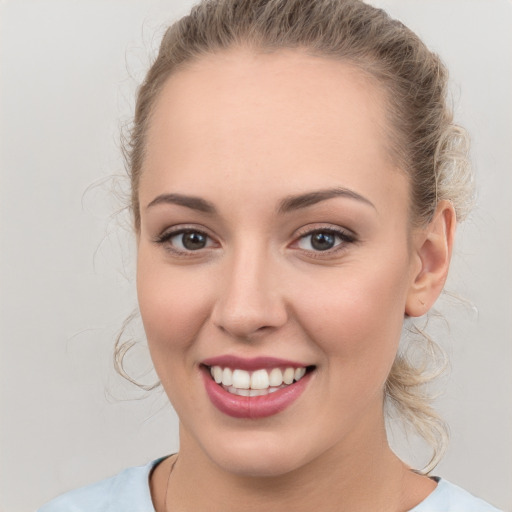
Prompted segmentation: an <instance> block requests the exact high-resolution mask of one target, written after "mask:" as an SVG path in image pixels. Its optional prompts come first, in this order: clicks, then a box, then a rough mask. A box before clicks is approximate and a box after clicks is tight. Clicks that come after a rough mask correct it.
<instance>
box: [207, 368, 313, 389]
mask: <svg viewBox="0 0 512 512" xmlns="http://www.w3.org/2000/svg"><path fill="white" fill-rule="evenodd" d="M210 373H211V375H212V377H213V379H214V380H215V382H216V383H217V384H221V385H222V386H224V388H225V389H226V390H227V391H229V392H230V393H233V394H236V395H241V396H260V395H266V394H268V393H274V392H275V391H278V390H279V389H281V388H283V387H285V386H287V385H290V384H292V383H293V381H294V380H295V381H299V380H300V379H302V377H304V375H305V374H306V368H305V367H301V368H292V367H288V368H286V369H285V370H284V371H282V370H281V369H280V368H272V370H270V372H268V371H267V370H265V369H262V370H256V371H254V372H252V373H250V372H248V371H245V370H240V369H235V370H232V369H231V368H222V367H220V366H212V367H211V368H210Z"/></svg>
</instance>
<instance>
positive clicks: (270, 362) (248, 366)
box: [202, 355, 308, 372]
mask: <svg viewBox="0 0 512 512" xmlns="http://www.w3.org/2000/svg"><path fill="white" fill-rule="evenodd" d="M202 364H204V365H206V366H221V367H222V368H226V367H228V368H233V369H235V368H239V369H240V370H245V371H248V372H250V371H254V370H261V369H269V368H290V367H291V368H301V367H304V366H308V365H307V364H304V363H299V362H297V361H289V360H286V359H279V358H277V357H253V358H242V357H238V356H233V355H224V356H217V357H211V358H209V359H205V360H204V361H203V362H202Z"/></svg>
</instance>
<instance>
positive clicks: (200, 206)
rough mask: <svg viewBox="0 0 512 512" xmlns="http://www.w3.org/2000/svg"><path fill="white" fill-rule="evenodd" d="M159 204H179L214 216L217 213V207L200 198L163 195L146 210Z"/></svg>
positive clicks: (156, 198) (154, 200)
mask: <svg viewBox="0 0 512 512" xmlns="http://www.w3.org/2000/svg"><path fill="white" fill-rule="evenodd" d="M157 204H177V205H179V206H185V207H186V208H190V209H191V210H197V211H200V212H203V213H208V214H214V213H216V210H215V206H213V204H212V203H210V201H206V200H205V199H202V198H200V197H195V196H185V195H182V194H162V195H160V196H157V197H155V199H153V201H151V202H150V203H149V204H148V205H147V206H146V208H151V207H152V206H156V205H157Z"/></svg>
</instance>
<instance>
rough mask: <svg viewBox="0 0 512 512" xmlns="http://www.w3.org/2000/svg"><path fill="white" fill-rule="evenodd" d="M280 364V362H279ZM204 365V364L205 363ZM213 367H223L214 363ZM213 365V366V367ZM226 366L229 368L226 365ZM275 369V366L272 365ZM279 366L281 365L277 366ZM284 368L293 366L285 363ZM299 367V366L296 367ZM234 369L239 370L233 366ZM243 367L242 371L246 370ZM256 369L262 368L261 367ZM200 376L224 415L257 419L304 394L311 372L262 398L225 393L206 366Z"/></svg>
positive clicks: (215, 404) (281, 407)
mask: <svg viewBox="0 0 512 512" xmlns="http://www.w3.org/2000/svg"><path fill="white" fill-rule="evenodd" d="M280 363H282V361H280ZM205 364H206V363H205ZM215 365H218V366H223V364H219V363H216V364H215ZM215 365H213V366H215ZM226 366H230V365H228V364H226ZM272 366H273V367H276V365H275V364H273V365H272ZM277 366H281V364H279V365H277ZM285 366H293V365H291V364H290V362H287V363H286V365H285ZM298 366H300V365H298ZM235 368H241V367H240V366H237V365H235ZM246 368H247V367H245V368H244V369H246ZM256 368H264V366H263V367H262V366H261V365H259V366H257V367H256ZM201 374H202V376H203V382H204V385H205V388H206V393H207V394H208V397H209V398H210V400H211V402H212V404H213V405H214V406H215V407H216V408H217V409H218V410H219V411H221V412H223V413H224V414H227V415H228V416H231V417H233V418H247V419H258V418H266V417H268V416H273V415H274V414H277V413H279V412H281V411H283V410H284V409H286V408H287V407H289V406H290V405H291V404H292V403H293V402H295V401H296V400H297V399H298V398H299V397H300V395H301V394H302V393H303V392H304V390H305V389H306V387H307V385H308V384H309V381H310V380H311V376H312V374H313V372H308V373H306V375H304V377H302V379H300V380H299V381H298V382H294V383H293V384H290V385H289V386H286V387H285V388H283V389H280V390H279V391H276V392H274V393H269V394H268V395H262V396H252V397H251V396H239V395H233V394H231V393H229V392H228V391H226V390H225V389H224V388H223V387H222V386H220V385H219V384H217V383H216V382H215V381H214V380H213V379H212V377H211V375H210V370H209V369H208V368H206V366H201Z"/></svg>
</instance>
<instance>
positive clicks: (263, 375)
mask: <svg viewBox="0 0 512 512" xmlns="http://www.w3.org/2000/svg"><path fill="white" fill-rule="evenodd" d="M223 384H224V382H223ZM268 385H269V378H268V372H267V370H257V371H255V372H253V374H252V375H251V389H267V388H268Z"/></svg>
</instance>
